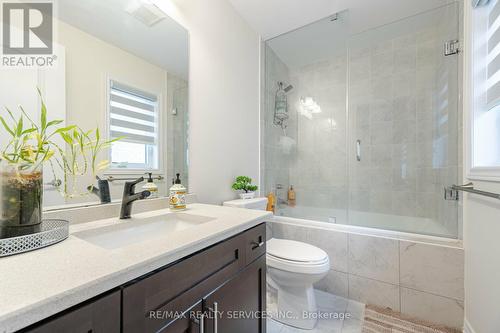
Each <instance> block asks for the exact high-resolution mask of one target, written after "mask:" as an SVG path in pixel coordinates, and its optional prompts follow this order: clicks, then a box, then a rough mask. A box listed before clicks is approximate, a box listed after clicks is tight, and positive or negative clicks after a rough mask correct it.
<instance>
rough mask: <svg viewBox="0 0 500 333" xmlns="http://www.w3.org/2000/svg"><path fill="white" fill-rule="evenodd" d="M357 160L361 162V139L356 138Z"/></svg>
mask: <svg viewBox="0 0 500 333" xmlns="http://www.w3.org/2000/svg"><path fill="white" fill-rule="evenodd" d="M356 160H357V161H358V162H361V140H356Z"/></svg>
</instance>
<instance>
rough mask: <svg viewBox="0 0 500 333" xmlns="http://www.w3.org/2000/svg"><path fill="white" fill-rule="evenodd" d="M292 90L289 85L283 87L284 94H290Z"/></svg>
mask: <svg viewBox="0 0 500 333" xmlns="http://www.w3.org/2000/svg"><path fill="white" fill-rule="evenodd" d="M292 89H293V86H292V85H291V84H289V85H288V86H286V87H285V89H283V90H284V91H285V92H286V93H288V92H290V91H291V90H292Z"/></svg>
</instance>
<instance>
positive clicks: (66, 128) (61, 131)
mask: <svg viewBox="0 0 500 333" xmlns="http://www.w3.org/2000/svg"><path fill="white" fill-rule="evenodd" d="M75 127H76V126H75V125H71V126H66V127H61V128H58V129H57V130H56V131H55V133H64V132H69V131H71V130H72V129H73V128H75Z"/></svg>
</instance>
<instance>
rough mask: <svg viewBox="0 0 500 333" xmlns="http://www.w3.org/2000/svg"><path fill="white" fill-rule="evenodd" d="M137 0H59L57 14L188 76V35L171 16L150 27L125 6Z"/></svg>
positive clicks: (84, 28) (167, 68) (106, 40)
mask: <svg viewBox="0 0 500 333" xmlns="http://www.w3.org/2000/svg"><path fill="white" fill-rule="evenodd" d="M135 1H137V0H106V1H102V0H85V1H82V0H58V1H57V5H58V8H57V12H58V17H59V18H60V19H61V20H63V21H65V22H66V23H68V24H71V25H73V26H74V27H76V28H78V29H80V30H83V31H85V32H87V33H88V34H91V35H93V36H95V37H97V38H99V39H101V40H103V41H105V42H107V43H110V44H113V45H115V46H117V47H119V48H121V49H123V50H125V51H128V52H130V53H132V54H135V55H136V56H139V57H141V58H143V59H145V60H146V61H148V62H150V63H152V64H155V65H157V66H159V67H162V68H164V69H166V70H167V71H168V72H170V73H173V74H175V75H178V76H180V77H182V78H184V79H187V78H188V66H189V65H188V64H189V59H188V57H189V35H188V32H187V30H186V29H184V28H183V27H182V26H181V25H179V24H178V23H177V22H175V21H174V20H173V19H171V18H170V17H166V18H165V19H163V20H162V21H160V22H159V23H157V24H155V25H153V26H151V27H148V26H147V25H145V24H143V23H142V22H140V21H139V20H137V19H136V18H134V17H133V16H132V15H130V14H129V13H127V12H126V11H125V9H126V8H127V6H129V5H130V4H131V3H132V2H135Z"/></svg>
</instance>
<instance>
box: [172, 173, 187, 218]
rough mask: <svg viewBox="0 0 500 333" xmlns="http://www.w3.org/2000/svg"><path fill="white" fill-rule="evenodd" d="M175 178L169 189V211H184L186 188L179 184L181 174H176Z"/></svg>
mask: <svg viewBox="0 0 500 333" xmlns="http://www.w3.org/2000/svg"><path fill="white" fill-rule="evenodd" d="M176 176H177V178H176V179H175V180H174V181H173V185H172V187H171V188H170V196H169V201H170V210H175V211H179V210H185V209H186V188H185V187H184V185H182V184H181V174H180V173H178V174H176Z"/></svg>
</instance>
